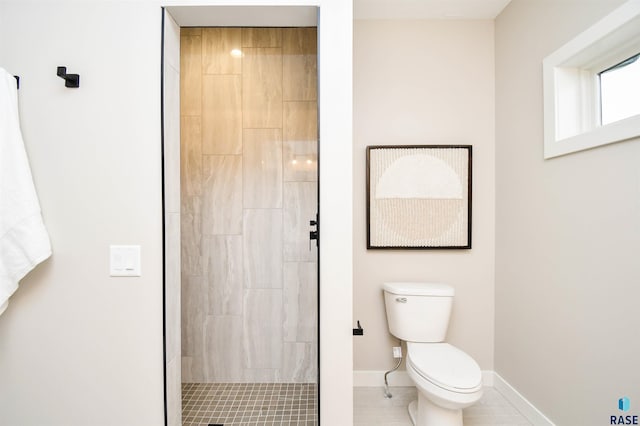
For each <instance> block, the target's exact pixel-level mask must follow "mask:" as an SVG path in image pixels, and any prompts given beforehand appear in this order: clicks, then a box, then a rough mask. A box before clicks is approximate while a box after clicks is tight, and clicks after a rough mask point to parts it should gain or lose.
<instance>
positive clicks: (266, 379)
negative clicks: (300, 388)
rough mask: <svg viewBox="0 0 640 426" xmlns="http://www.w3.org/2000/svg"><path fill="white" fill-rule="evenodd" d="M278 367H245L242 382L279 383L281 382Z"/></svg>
mask: <svg viewBox="0 0 640 426" xmlns="http://www.w3.org/2000/svg"><path fill="white" fill-rule="evenodd" d="M280 373H281V370H280V369H279V368H245V370H244V376H243V378H242V381H243V382H247V383H280V382H282V378H281V374H280Z"/></svg>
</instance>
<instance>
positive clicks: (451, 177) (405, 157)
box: [367, 145, 472, 250]
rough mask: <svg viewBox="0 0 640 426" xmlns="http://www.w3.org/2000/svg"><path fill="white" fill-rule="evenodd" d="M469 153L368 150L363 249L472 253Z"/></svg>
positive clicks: (463, 148)
mask: <svg viewBox="0 0 640 426" xmlns="http://www.w3.org/2000/svg"><path fill="white" fill-rule="evenodd" d="M471 151H472V149H471V145H384V146H382V145H376V146H368V147H367V248H368V249H418V250H420V249H423V250H426V249H470V248H471Z"/></svg>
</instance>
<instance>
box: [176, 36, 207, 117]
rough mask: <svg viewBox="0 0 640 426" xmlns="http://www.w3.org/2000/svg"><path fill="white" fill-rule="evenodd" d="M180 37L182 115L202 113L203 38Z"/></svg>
mask: <svg viewBox="0 0 640 426" xmlns="http://www.w3.org/2000/svg"><path fill="white" fill-rule="evenodd" d="M187 34H188V33H185V35H182V33H181V36H180V114H181V115H200V112H201V111H202V37H200V36H199V35H187Z"/></svg>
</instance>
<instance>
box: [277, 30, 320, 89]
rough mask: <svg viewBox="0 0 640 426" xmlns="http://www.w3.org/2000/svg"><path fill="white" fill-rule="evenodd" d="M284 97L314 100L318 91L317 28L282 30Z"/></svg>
mask: <svg viewBox="0 0 640 426" xmlns="http://www.w3.org/2000/svg"><path fill="white" fill-rule="evenodd" d="M282 54H283V78H284V85H283V89H282V90H283V99H284V100H285V101H313V100H316V99H317V98H318V92H317V40H316V29H315V28H284V29H283V30H282Z"/></svg>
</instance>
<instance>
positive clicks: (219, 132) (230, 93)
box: [202, 75, 242, 155]
mask: <svg viewBox="0 0 640 426" xmlns="http://www.w3.org/2000/svg"><path fill="white" fill-rule="evenodd" d="M241 86H242V79H241V77H240V76H239V75H205V76H203V77H202V153H203V154H217V155H231V154H242V94H241V91H242V90H241V89H242V87H241Z"/></svg>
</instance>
